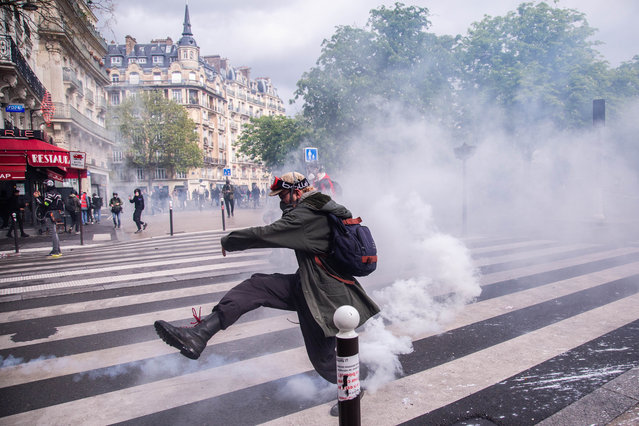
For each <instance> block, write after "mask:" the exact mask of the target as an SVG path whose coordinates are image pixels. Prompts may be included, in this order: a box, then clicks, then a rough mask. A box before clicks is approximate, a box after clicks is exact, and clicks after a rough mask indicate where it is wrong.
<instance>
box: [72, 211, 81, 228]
mask: <svg viewBox="0 0 639 426" xmlns="http://www.w3.org/2000/svg"><path fill="white" fill-rule="evenodd" d="M81 214H82V213H81V212H77V211H70V212H69V216H71V228H70V229H69V231H71V230H72V229H74V228H75V231H76V232H78V231H79V230H80V221H81V220H82V218H81V217H80V215H81Z"/></svg>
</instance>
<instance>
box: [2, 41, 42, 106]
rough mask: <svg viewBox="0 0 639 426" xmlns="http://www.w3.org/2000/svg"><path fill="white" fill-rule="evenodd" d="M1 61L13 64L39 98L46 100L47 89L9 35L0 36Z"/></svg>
mask: <svg viewBox="0 0 639 426" xmlns="http://www.w3.org/2000/svg"><path fill="white" fill-rule="evenodd" d="M0 61H10V62H13V65H14V66H15V68H16V70H17V72H18V73H19V74H20V76H21V77H22V78H23V79H24V80H26V82H27V83H28V85H29V87H30V88H31V90H33V92H34V93H35V95H36V96H37V98H38V99H39V100H42V98H44V93H45V92H46V89H45V87H44V86H43V85H42V83H41V82H40V80H39V79H38V77H37V76H36V75H35V73H34V72H33V70H32V69H31V67H30V66H29V63H28V62H27V60H26V59H24V56H22V53H20V50H18V47H17V46H16V44H15V43H14V42H13V39H12V38H11V37H9V36H8V35H0Z"/></svg>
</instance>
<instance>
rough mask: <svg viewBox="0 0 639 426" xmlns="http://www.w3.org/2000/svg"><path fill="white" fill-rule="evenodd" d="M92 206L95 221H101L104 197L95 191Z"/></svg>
mask: <svg viewBox="0 0 639 426" xmlns="http://www.w3.org/2000/svg"><path fill="white" fill-rule="evenodd" d="M91 207H92V208H93V219H94V220H95V223H100V220H102V197H100V196H99V195H98V194H96V193H94V194H93V197H91Z"/></svg>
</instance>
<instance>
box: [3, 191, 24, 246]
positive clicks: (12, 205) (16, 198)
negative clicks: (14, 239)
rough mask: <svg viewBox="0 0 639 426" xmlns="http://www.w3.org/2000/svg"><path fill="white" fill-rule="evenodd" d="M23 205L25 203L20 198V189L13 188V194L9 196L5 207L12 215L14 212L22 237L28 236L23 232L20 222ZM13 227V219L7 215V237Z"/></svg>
mask: <svg viewBox="0 0 639 426" xmlns="http://www.w3.org/2000/svg"><path fill="white" fill-rule="evenodd" d="M24 207H25V203H24V200H21V199H20V191H19V190H17V189H14V190H13V195H12V196H11V197H10V198H9V200H8V202H7V208H8V210H9V214H10V215H12V214H13V213H15V214H16V222H18V227H19V228H20V236H21V237H22V238H25V237H28V236H29V234H26V233H25V232H24V225H23V223H22V216H23V214H24ZM13 229H14V223H13V219H12V218H11V217H9V232H7V237H11V236H12V232H13ZM16 232H17V231H16Z"/></svg>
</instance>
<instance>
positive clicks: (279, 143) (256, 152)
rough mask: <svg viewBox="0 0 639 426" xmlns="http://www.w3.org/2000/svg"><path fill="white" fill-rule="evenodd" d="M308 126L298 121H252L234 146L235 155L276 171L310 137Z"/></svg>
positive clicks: (281, 118)
mask: <svg viewBox="0 0 639 426" xmlns="http://www.w3.org/2000/svg"><path fill="white" fill-rule="evenodd" d="M310 133H311V132H310V128H309V126H308V123H306V122H305V121H304V120H302V119H300V118H288V117H284V116H279V115H276V116H266V115H265V116H262V117H259V118H252V119H251V122H250V123H249V124H247V125H246V127H245V128H244V130H243V132H242V135H241V136H240V138H239V139H238V140H237V141H236V142H235V145H234V146H235V147H236V148H237V152H238V153H239V154H241V155H245V156H247V157H248V158H250V159H251V160H253V161H258V162H261V163H263V164H264V166H266V167H267V168H269V169H276V168H278V167H281V166H283V165H284V164H285V162H286V161H287V159H288V158H289V156H290V153H291V152H293V151H294V150H295V149H297V148H299V147H300V145H301V144H302V142H303V141H304V140H305V139H306V138H307V137H308V136H309V135H310Z"/></svg>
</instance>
